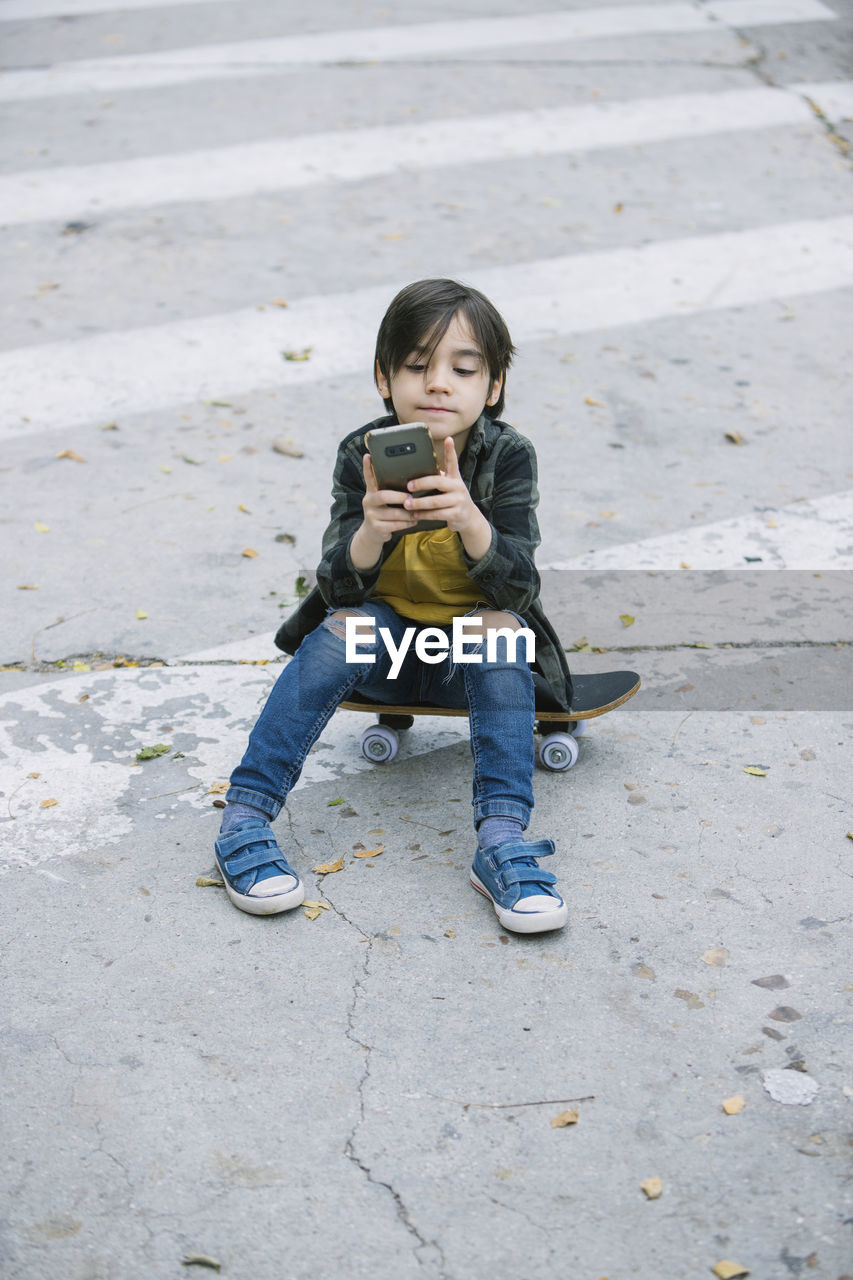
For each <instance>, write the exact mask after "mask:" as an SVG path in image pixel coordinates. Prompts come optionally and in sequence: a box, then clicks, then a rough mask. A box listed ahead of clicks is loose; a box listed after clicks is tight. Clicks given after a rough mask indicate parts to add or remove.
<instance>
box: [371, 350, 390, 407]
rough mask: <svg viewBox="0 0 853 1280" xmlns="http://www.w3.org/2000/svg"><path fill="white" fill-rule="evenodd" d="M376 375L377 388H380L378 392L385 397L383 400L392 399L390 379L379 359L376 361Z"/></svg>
mask: <svg viewBox="0 0 853 1280" xmlns="http://www.w3.org/2000/svg"><path fill="white" fill-rule="evenodd" d="M375 376H376V388H377V390H378V392H379V394H380V396H381V397H382V399H383V400H388V399H390V397H391V388H390V387H389V386H388V379H387V378H386V377H385V374H384V373H383V372H382V370H381V369H380V368H379V361H378V360H377V361H376V375H375Z"/></svg>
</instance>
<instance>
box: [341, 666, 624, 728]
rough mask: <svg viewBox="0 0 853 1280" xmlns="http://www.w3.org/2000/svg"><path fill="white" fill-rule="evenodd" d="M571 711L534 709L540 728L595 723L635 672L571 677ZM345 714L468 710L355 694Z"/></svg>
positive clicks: (441, 713)
mask: <svg viewBox="0 0 853 1280" xmlns="http://www.w3.org/2000/svg"><path fill="white" fill-rule="evenodd" d="M572 685H573V689H574V693H573V697H572V705H571V708H570V709H569V710H568V711H566V710H564V709H563V710H560V709H558V710H552V709H545V708H541V709H540V707H539V706H537V708H536V719H537V721H539V722H541V723H543V724H565V723H566V721H572V720H594V719H596V718H597V717H598V716H603V715H605V714H606V713H607V712H608V711H613V709H614V708H615V707H621V706H622V704H623V702H627V701H628V699H629V698H633V696H634V694H635V693H636V692H637V690H638V689H639V687H640V677H639V676H638V675H637V673H636V671H602V672H600V673H599V674H597V675H587V676H576V675H573V676H572ZM340 706H341V708H342V709H343V710H344V711H374V712H376V714H377V715H379V716H381V717H385V716H467V714H468V709H467V707H434V706H428V705H426V704H424V703H406V704H405V705H401V704H397V703H392V702H372V701H371V700H370V699H369V698H364V697H361V695H359V694H355V695H353V696H352V697H350V698H347V699H346V700H345V701H344V702H341V703H340Z"/></svg>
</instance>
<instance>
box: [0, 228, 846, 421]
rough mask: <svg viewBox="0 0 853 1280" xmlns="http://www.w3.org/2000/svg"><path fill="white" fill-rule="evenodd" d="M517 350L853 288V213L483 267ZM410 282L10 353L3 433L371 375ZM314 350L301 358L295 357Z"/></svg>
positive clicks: (482, 276)
mask: <svg viewBox="0 0 853 1280" xmlns="http://www.w3.org/2000/svg"><path fill="white" fill-rule="evenodd" d="M467 279H468V280H469V282H470V283H471V284H473V285H475V286H477V287H478V288H481V289H482V290H483V291H484V292H485V293H486V294H488V295H489V296H490V297H491V298H493V299H494V301H495V303H496V305H497V306H498V307H499V309H500V310H501V311H502V312H503V314H504V315H505V316H506V318H507V321H508V323H509V325H510V329H511V331H512V333H513V335H514V337H515V340H516V342H534V341H537V340H541V339H545V338H548V337H552V336H556V335H559V334H569V333H585V332H590V331H591V330H595V329H608V328H612V327H614V326H617V325H625V324H638V323H641V322H644V321H649V320H654V319H657V318H661V317H664V316H673V315H678V316H690V315H695V314H698V313H701V312H704V311H711V310H718V309H720V308H725V307H736V306H748V305H750V304H754V303H758V302H764V301H767V300H768V299H772V298H791V297H795V296H797V295H798V294H808V293H820V292H824V291H827V290H832V289H840V288H844V287H848V286H851V285H853V215H849V216H847V217H841V218H827V219H821V220H810V221H802V222H793V223H782V224H776V225H771V226H762V227H757V228H755V229H754V230H750V231H734V232H728V233H726V234H722V235H714V236H696V237H693V238H690V239H683V240H665V241H661V242H659V243H657V244H651V245H644V246H642V247H640V248H624V249H612V250H606V251H601V252H598V253H588V254H581V255H577V256H571V257H563V258H550V259H545V260H540V261H535V262H527V263H520V264H517V265H513V266H506V267H498V268H492V269H489V270H485V271H474V272H470V273H468V275H467ZM405 283H407V281H406V280H395V281H389V282H388V283H387V284H385V285H380V286H376V287H372V288H369V289H361V290H356V291H353V292H350V293H342V294H330V295H321V296H315V297H310V298H304V299H302V300H301V301H300V300H295V301H293V302H292V303H291V304H290V306H288V307H287V309H286V310H282V309H281V308H278V307H275V306H268V307H255V308H246V309H243V310H240V311H233V312H227V313H224V314H220V315H212V316H207V317H205V318H203V319H200V320H180V321H175V322H174V323H171V324H165V325H159V326H151V327H148V328H143V329H129V330H124V331H119V332H109V333H103V334H99V335H97V336H95V337H92V338H83V339H79V340H75V341H67V342H50V343H44V344H42V345H40V346H33V347H23V348H19V349H17V350H12V351H7V352H5V353H3V354H1V355H0V383H2V385H3V387H4V394H3V406H2V411H0V438H2V437H4V436H16V435H22V434H32V432H33V431H39V430H51V429H57V428H63V427H69V426H72V425H74V424H81V423H87V422H94V421H106V420H109V419H112V418H114V417H115V416H117V415H120V414H123V415H128V414H137V413H143V412H149V411H152V410H157V409H164V408H167V407H171V406H174V405H177V404H186V403H189V402H193V401H197V400H200V399H223V398H227V397H228V396H229V395H234V394H239V393H240V392H241V391H242V392H246V391H249V390H253V389H259V388H264V387H281V386H285V385H288V384H292V383H304V382H317V381H320V380H322V379H326V378H332V377H335V378H339V377H341V376H343V375H345V374H356V373H358V374H361V375H362V376H363V377H364V379H365V384H366V383H367V381H368V380H369V378H370V369H371V367H372V356H373V344H374V336H375V333H376V329H377V326H378V323H379V320H380V319H381V317H382V314H383V312H384V309H385V307H386V306H387V305H388V302H389V301H390V299H391V297H392V296H393V295H394V293H395V292H396V291H397V289H399V288H400V287H401V286H402V285H403V284H405ZM306 348H310V349H311V350H310V354H309V358H308V359H307V360H303V361H289V360H286V359H285V358H284V356H283V354H282V353H283V352H284V351H299V352H300V353H301V352H302V351H304V350H305V349H306Z"/></svg>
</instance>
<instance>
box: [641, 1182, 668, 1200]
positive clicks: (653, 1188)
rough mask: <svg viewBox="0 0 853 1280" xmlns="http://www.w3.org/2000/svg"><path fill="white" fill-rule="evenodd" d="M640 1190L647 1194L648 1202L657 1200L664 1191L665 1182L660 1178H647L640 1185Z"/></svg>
mask: <svg viewBox="0 0 853 1280" xmlns="http://www.w3.org/2000/svg"><path fill="white" fill-rule="evenodd" d="M640 1189H641V1191H644V1192H645V1195H646V1199H647V1200H657V1198H658V1196H659V1195H660V1194H661V1192H662V1191H663V1182H662V1181H661V1179H660V1178H646V1180H645V1181H644V1182H641V1183H640Z"/></svg>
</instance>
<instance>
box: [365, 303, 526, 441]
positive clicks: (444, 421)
mask: <svg viewBox="0 0 853 1280" xmlns="http://www.w3.org/2000/svg"><path fill="white" fill-rule="evenodd" d="M424 360H425V357H424V354H423V352H422V351H418V350H415V351H412V352H411V353H410V355H409V356H408V358H407V359H406V361H405V362H404V363H403V365H402V366H401V367H400V368H399V369H398V370H397V372H396V373H394V374H392V375H391V377H390V379H386V378H385V377H384V376H383V374H382V372H381V370H379V369H377V370H376V383H377V386H378V388H379V394H380V395H381V396H382V398H383V399H387V398H388V397H390V399H391V400H392V402H393V404H394V410H395V412H396V414H397V419H398V421H400V422H425V423H426V424H427V426H428V427H429V433H430V435H431V436H432V438H433V440H434V441H436V442H441V441H443V440H446V439H447V437H448V436H453V437H454V443H455V445H456V452H457V454H459V453H461V452H462V450H463V449H464V447H465V443H466V441H467V439H468V432H469V431H470V429H471V427H472V426H473V425H474V423H475V422H476V421H477V419H478V418H479V416H480V414H481V413H482V412H483V409H484V408H485V406H486V405H490V404H495V402H496V401H497V399H498V397H499V396H500V393H501V381H500V379H499V378H498V379H495V380H494V381H493V380H492V378H491V377H490V376H489V370H488V368H487V366H486V363H485V361H484V360H483V356H482V353H481V351H480V348H479V347H478V345H477V343H476V342H475V340H474V338H473V336H472V334H471V331H470V329H469V328H468V325H467V323H466V322H465V319H464V318H463V317H462V316H460V315H459V314H458V313H457V314H456V315H455V316H454V317H453V319H452V320H451V322H450V324H449V325H448V328H447V332H446V333H445V335H444V337H443V338H442V339H441V342H439V344H438V346H437V347H436V349H435V351H434V352H433V354H432V359H431V360H430V362H429V365H426V364H425V363H424Z"/></svg>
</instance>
